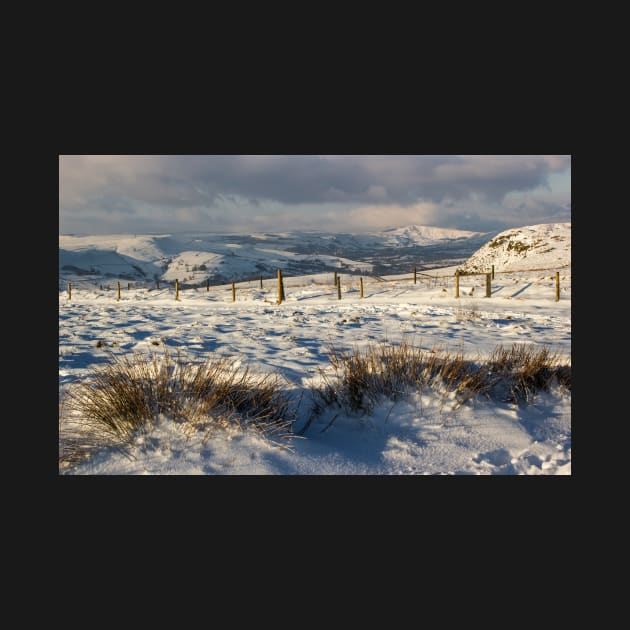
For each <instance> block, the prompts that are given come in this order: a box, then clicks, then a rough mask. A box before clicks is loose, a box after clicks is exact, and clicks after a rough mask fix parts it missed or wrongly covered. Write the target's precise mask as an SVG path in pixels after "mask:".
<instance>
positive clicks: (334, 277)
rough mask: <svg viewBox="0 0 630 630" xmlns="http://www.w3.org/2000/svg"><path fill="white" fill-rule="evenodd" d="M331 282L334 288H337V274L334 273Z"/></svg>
mask: <svg viewBox="0 0 630 630" xmlns="http://www.w3.org/2000/svg"><path fill="white" fill-rule="evenodd" d="M333 281H334V283H335V286H337V272H336V271H335V275H334V276H333Z"/></svg>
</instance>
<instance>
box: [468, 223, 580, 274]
mask: <svg viewBox="0 0 630 630" xmlns="http://www.w3.org/2000/svg"><path fill="white" fill-rule="evenodd" d="M492 265H494V268H495V272H502V271H519V270H527V269H552V268H562V267H570V266H571V223H542V224H539V225H528V226H525V227H521V228H512V229H510V230H505V231H504V232H501V233H499V234H497V235H496V236H495V237H494V238H492V239H490V240H489V241H488V242H487V243H486V244H485V245H483V246H482V247H481V248H480V249H479V250H477V251H476V252H475V253H474V254H473V255H472V256H471V257H470V258H469V259H468V260H467V261H466V262H465V263H464V265H462V267H461V268H460V269H461V271H463V272H467V273H480V272H481V273H483V272H487V271H489V269H490V268H491V267H492Z"/></svg>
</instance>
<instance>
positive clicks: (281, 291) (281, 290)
mask: <svg viewBox="0 0 630 630" xmlns="http://www.w3.org/2000/svg"><path fill="white" fill-rule="evenodd" d="M282 300H284V287H283V284H282V269H278V304H282Z"/></svg>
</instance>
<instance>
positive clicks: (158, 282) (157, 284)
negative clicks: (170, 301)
mask: <svg viewBox="0 0 630 630" xmlns="http://www.w3.org/2000/svg"><path fill="white" fill-rule="evenodd" d="M155 288H156V289H159V288H160V281H159V280H158V279H157V278H156V279H155Z"/></svg>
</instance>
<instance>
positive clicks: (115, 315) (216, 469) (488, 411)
mask: <svg viewBox="0 0 630 630" xmlns="http://www.w3.org/2000/svg"><path fill="white" fill-rule="evenodd" d="M453 271H454V269H441V270H439V271H435V274H436V275H440V276H443V277H441V278H438V279H430V278H428V277H426V276H420V275H419V276H418V284H416V285H414V283H413V278H412V277H410V276H409V275H406V276H391V277H388V278H387V279H386V280H387V281H378V280H376V279H374V278H364V282H365V285H364V298H363V299H360V297H359V280H358V277H357V276H349V275H342V276H341V286H342V299H341V300H338V299H337V291H336V289H335V287H333V285H332V274H322V275H318V276H305V277H300V278H288V279H286V281H285V291H286V301H285V302H284V303H283V304H281V305H277V304H276V303H275V302H276V298H277V293H276V288H277V287H276V282H275V281H274V280H266V281H265V282H264V287H263V289H260V288H259V283H258V282H257V281H256V282H251V283H239V284H238V285H237V291H236V302H234V303H233V302H232V292H231V285H225V286H222V287H211V288H210V291H209V292H207V291H206V289H205V287H204V288H199V289H187V290H186V291H181V292H180V301H175V299H174V293H173V289H172V287H169V288H165V289H160V290H156V289H153V290H147V289H138V290H136V289H133V288H132V289H131V290H127V289H126V284H124V283H121V284H122V285H123V290H122V295H121V300H120V301H117V299H116V298H117V292H116V290H109V291H106V290H98V289H97V290H94V289H89V288H87V287H85V288H81V287H78V288H75V289H73V292H72V299H71V300H68V296H67V293H66V292H65V291H63V292H60V293H59V386H60V393H63V391H64V390H65V389H66V388H67V387H68V386H69V385H70V384H72V383H73V382H78V381H80V380H81V379H82V378H84V377H85V376H87V375H89V374H91V373H92V371H93V368H94V367H95V366H97V365H99V364H102V363H103V362H104V361H107V351H113V352H124V353H129V352H133V351H142V352H144V353H159V352H160V349H163V348H164V347H167V348H168V349H169V350H175V349H180V350H181V351H182V352H184V353H185V354H186V355H189V356H191V357H204V356H207V354H208V353H218V354H220V355H229V356H238V357H240V358H241V359H242V361H243V362H244V363H249V364H250V365H251V367H252V368H253V369H254V370H256V371H260V372H266V371H274V372H279V373H280V374H282V375H283V376H284V377H285V378H286V379H287V381H288V383H289V384H290V387H292V388H295V390H296V391H300V390H304V391H305V393H306V395H305V396H304V397H303V400H302V406H301V408H300V412H299V413H298V421H297V423H296V427H295V428H296V430H299V428H300V426H301V425H303V424H304V422H305V420H306V416H307V405H308V402H307V401H308V392H309V389H308V388H309V385H310V384H312V383H316V382H317V381H318V379H319V378H321V377H320V369H321V368H324V369H325V368H327V367H328V365H329V363H328V360H327V347H328V344H329V343H333V344H335V345H336V346H338V347H341V348H348V349H350V348H351V347H353V346H357V347H362V346H364V345H365V344H367V343H369V342H381V341H384V340H386V339H387V340H389V341H392V342H397V341H400V340H401V339H403V338H408V339H413V340H415V342H416V343H418V344H420V345H421V346H422V347H423V348H426V349H430V348H435V347H441V348H445V349H449V350H462V351H463V352H464V353H465V355H466V356H469V357H471V358H476V357H478V356H479V355H486V354H489V353H490V352H491V351H492V350H494V348H495V347H496V346H497V345H499V344H503V345H506V346H508V345H511V344H512V343H531V344H537V345H545V346H549V347H550V348H551V349H552V350H555V351H558V352H560V353H561V354H562V355H564V356H566V357H567V359H569V358H570V352H571V273H570V269H565V270H561V275H560V280H561V299H560V301H559V302H555V301H554V295H555V291H554V287H555V280H554V270H549V271H545V272H540V271H536V272H515V273H504V274H497V275H496V278H495V280H494V281H493V284H492V297H491V298H486V297H485V277H484V276H465V277H463V278H461V280H460V298H459V299H455V298H454V282H453V276H452V272H453ZM114 286H115V283H114ZM99 342H101V343H99ZM97 344H98V345H99V346H101V347H97ZM330 420H331V417H330V416H323V417H322V418H320V419H319V420H318V421H316V422H313V424H312V425H311V426H310V427H309V429H308V430H307V431H306V433H305V434H304V435H303V436H301V437H298V436H296V437H293V438H291V439H285V440H281V446H278V445H277V444H275V443H273V442H270V441H268V440H265V439H264V438H262V437H261V436H258V435H255V434H253V433H232V434H229V435H228V434H219V435H215V436H213V437H212V438H211V439H209V440H206V441H204V440H202V438H201V437H199V438H195V437H189V436H186V435H184V434H182V433H181V431H180V429H179V425H177V424H174V423H172V422H169V420H168V419H167V418H163V419H162V420H161V422H160V423H159V424H158V426H157V427H156V428H155V429H154V430H153V431H152V432H151V433H150V435H149V436H147V437H144V438H143V439H142V440H139V442H138V444H136V445H135V446H134V447H133V449H132V458H129V457H125V456H123V455H122V454H120V453H117V452H114V451H107V450H106V451H102V452H100V453H98V454H97V455H95V456H94V457H93V458H92V459H91V460H90V461H88V462H85V463H83V464H81V465H80V466H78V467H77V468H76V469H74V470H73V471H72V472H73V473H75V474H246V475H250V474H411V473H412V474H570V473H571V397H570V395H568V394H566V393H564V394H561V393H560V392H558V391H552V392H548V393H542V394H540V395H538V396H537V398H536V399H535V400H534V402H533V403H530V404H528V405H520V406H519V405H513V404H507V403H506V404H501V403H499V404H498V403H496V402H489V401H486V400H481V399H479V400H475V401H473V402H469V403H466V404H465V405H464V406H462V407H461V408H459V409H458V410H456V411H451V410H449V409H445V408H444V407H442V406H441V405H440V399H439V397H438V396H437V395H436V394H434V393H432V392H430V391H426V392H418V393H416V394H414V395H412V396H411V398H410V399H409V400H407V401H404V402H402V401H400V402H397V403H396V404H394V403H392V401H388V400H385V401H383V403H382V404H381V405H380V406H379V407H377V408H376V410H375V412H374V414H373V415H371V416H369V417H367V416H364V417H352V416H344V417H337V418H336V419H335V420H334V422H333V424H331V425H330V426H328V425H329V422H330ZM63 430H64V427H63V426H62V427H60V431H61V433H62V435H63Z"/></svg>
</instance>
